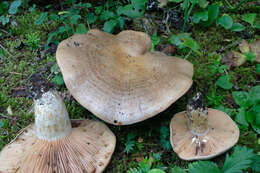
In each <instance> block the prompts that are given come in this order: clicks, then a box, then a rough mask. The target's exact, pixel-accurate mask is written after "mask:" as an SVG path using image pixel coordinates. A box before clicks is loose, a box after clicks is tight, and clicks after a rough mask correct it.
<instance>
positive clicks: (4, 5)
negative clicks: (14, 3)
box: [0, 1, 8, 14]
mask: <svg viewBox="0 0 260 173" xmlns="http://www.w3.org/2000/svg"><path fill="white" fill-rule="evenodd" d="M7 8H8V2H7V1H3V2H0V14H4V12H5V9H7Z"/></svg>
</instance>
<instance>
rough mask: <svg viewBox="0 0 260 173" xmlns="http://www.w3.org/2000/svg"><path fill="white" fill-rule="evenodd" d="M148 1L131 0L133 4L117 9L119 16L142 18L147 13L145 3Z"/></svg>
mask: <svg viewBox="0 0 260 173" xmlns="http://www.w3.org/2000/svg"><path fill="white" fill-rule="evenodd" d="M146 2H147V0H131V4H128V5H126V6H124V7H122V6H120V7H119V8H118V9H117V14H118V15H121V14H124V15H126V16H128V17H130V18H136V17H141V16H142V15H143V14H144V12H145V8H146V7H145V3H146Z"/></svg>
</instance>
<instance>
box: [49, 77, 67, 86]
mask: <svg viewBox="0 0 260 173" xmlns="http://www.w3.org/2000/svg"><path fill="white" fill-rule="evenodd" d="M51 81H52V82H53V83H55V84H56V85H63V84H64V80H63V77H62V75H61V74H60V75H55V77H54V78H53V79H52V80H51Z"/></svg>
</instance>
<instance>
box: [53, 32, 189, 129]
mask: <svg viewBox="0 0 260 173" xmlns="http://www.w3.org/2000/svg"><path fill="white" fill-rule="evenodd" d="M150 48H151V40H150V38H149V36H148V35H147V34H145V33H143V32H137V31H130V30H129V31H122V32H120V33H119V34H117V35H112V34H108V33H105V32H102V31H99V30H90V31H88V33H87V34H86V35H74V36H72V37H70V38H68V39H66V40H64V41H62V42H61V43H60V44H59V46H58V49H57V53H56V58H57V62H58V65H59V67H60V69H61V72H62V74H63V78H64V81H65V84H66V86H67V88H68V90H69V91H70V92H71V94H72V95H73V97H74V98H75V99H76V100H77V101H78V102H79V103H80V104H81V105H82V106H84V107H85V108H87V109H88V110H89V111H91V112H92V113H93V114H94V115H96V116H97V117H99V118H101V119H102V120H104V121H106V122H108V123H111V124H115V125H127V124H133V123H136V122H140V121H143V120H145V119H147V118H150V117H152V116H154V115H156V114H158V113H159V112H161V111H163V110H165V109H166V108H167V107H169V106H170V105H171V104H172V103H174V102H175V101H176V100H177V99H178V98H180V97H181V96H182V95H183V94H184V93H185V92H186V91H187V90H188V89H189V88H190V86H191V85H192V76H193V65H192V64H191V63H190V62H188V61H186V60H184V59H181V58H177V57H173V56H167V55H165V54H163V53H160V52H150Z"/></svg>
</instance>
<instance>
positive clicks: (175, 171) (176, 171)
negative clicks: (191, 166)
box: [171, 166, 186, 173]
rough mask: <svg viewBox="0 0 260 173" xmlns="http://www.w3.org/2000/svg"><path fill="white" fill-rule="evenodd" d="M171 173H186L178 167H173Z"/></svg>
mask: <svg viewBox="0 0 260 173" xmlns="http://www.w3.org/2000/svg"><path fill="white" fill-rule="evenodd" d="M171 173H186V171H185V170H183V169H182V168H180V167H178V166H174V168H173V169H172V171H171Z"/></svg>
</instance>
